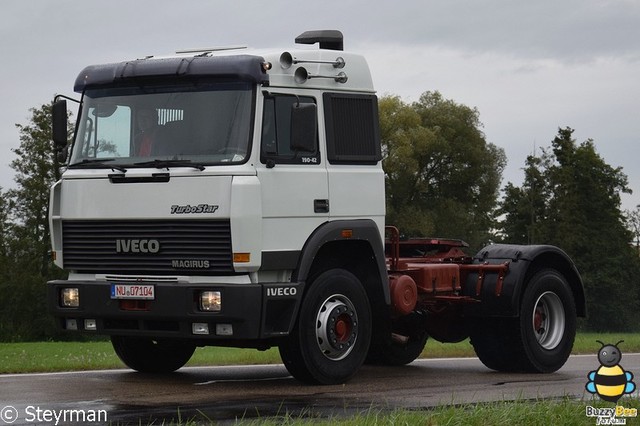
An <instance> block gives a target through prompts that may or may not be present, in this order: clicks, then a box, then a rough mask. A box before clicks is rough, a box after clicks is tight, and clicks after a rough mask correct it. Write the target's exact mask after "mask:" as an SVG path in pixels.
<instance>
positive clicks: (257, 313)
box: [48, 31, 584, 384]
mask: <svg viewBox="0 0 640 426" xmlns="http://www.w3.org/2000/svg"><path fill="white" fill-rule="evenodd" d="M296 42H297V43H298V44H307V45H314V44H319V49H318V48H315V47H313V46H298V47H297V48H295V49H291V50H289V51H284V52H283V51H277V52H273V51H253V50H249V49H244V48H225V49H203V50H198V51H183V52H178V53H176V54H175V55H173V56H170V57H145V58H144V59H137V60H131V61H126V62H120V63H112V64H104V65H95V66H89V67H87V68H85V69H84V70H82V72H81V73H80V74H79V76H78V78H77V79H76V82H75V87H74V89H75V91H76V92H78V93H81V94H82V99H81V101H80V107H79V112H78V121H77V126H76V129H75V134H74V137H73V141H72V143H70V144H68V143H67V139H68V138H67V129H66V119H67V105H66V101H65V100H59V101H57V102H55V103H54V108H53V129H54V130H53V133H54V142H55V144H56V146H57V148H58V151H59V152H60V156H61V157H64V158H66V161H65V165H64V167H63V173H62V178H61V179H60V181H58V182H57V183H56V184H55V185H54V186H53V188H52V190H51V202H50V226H51V236H52V246H53V251H52V253H53V256H54V259H55V263H56V265H58V266H60V267H61V268H64V269H66V270H68V271H69V277H68V279H67V280H57V281H52V282H49V283H48V299H49V307H50V311H51V312H52V313H53V315H54V316H55V317H56V320H57V321H58V323H59V326H60V327H61V328H63V329H65V330H68V331H70V332H84V333H94V334H105V335H109V336H111V340H112V343H113V346H114V348H115V351H116V353H117V354H118V356H119V357H120V358H121V359H122V360H123V362H124V363H125V364H127V365H128V366H129V367H131V368H133V369H135V370H138V371H142V372H167V371H173V370H176V369H178V368H180V367H181V366H183V365H184V364H185V363H186V362H187V361H188V360H189V358H190V357H191V355H192V354H193V351H194V350H195V348H196V347H197V346H206V345H218V346H237V347H250V348H258V349H266V348H269V347H272V346H277V347H279V349H280V354H281V356H282V359H283V362H284V364H285V366H286V367H287V368H288V370H289V371H290V372H291V373H292V374H293V375H294V376H295V377H296V378H298V379H300V380H303V381H306V382H311V383H323V384H328V383H340V382H344V381H345V380H348V379H349V378H350V377H351V376H352V375H353V374H355V372H356V371H357V370H358V368H359V367H360V366H361V365H362V363H363V362H364V361H365V360H367V359H368V360H369V361H371V362H381V363H391V364H405V363H408V362H410V361H412V360H413V359H415V358H416V357H417V356H419V354H420V353H421V351H422V349H423V348H424V345H425V342H426V340H427V337H428V336H432V337H433V338H436V339H437V340H440V341H460V340H462V339H465V338H467V337H468V336H471V338H472V341H473V344H474V348H475V349H476V352H477V353H478V355H479V356H480V358H481V359H482V360H483V362H484V363H485V364H486V365H488V366H489V367H491V368H494V369H502V370H526V371H538V372H549V371H555V370H557V369H558V368H560V366H562V365H563V364H564V362H565V360H566V358H567V356H568V354H569V352H570V351H571V347H572V345H573V338H574V335H575V327H576V316H577V315H583V314H584V293H583V290H582V283H581V280H580V276H579V275H578V273H577V271H576V270H575V267H574V266H573V263H572V262H571V260H570V259H569V258H568V257H567V256H566V255H565V254H564V253H563V252H562V251H561V250H559V249H557V248H555V247H551V246H509V245H497V246H489V247H487V248H485V249H483V250H482V251H481V252H480V253H479V254H478V255H476V256H475V257H471V256H468V255H467V254H465V253H464V251H463V248H464V246H465V244H464V243H463V242H461V241H455V240H441V239H424V238H423V239H416V240H402V241H401V240H400V239H399V238H398V235H399V233H398V232H397V230H395V228H389V229H387V230H385V223H384V220H385V198H384V197H385V195H384V175H383V171H382V166H381V158H382V155H381V145H380V136H379V130H378V109H377V108H378V106H377V98H376V96H375V92H374V89H373V84H372V81H371V76H370V72H369V69H368V66H367V64H366V62H365V60H364V58H363V57H362V56H360V55H356V54H352V53H348V52H345V51H343V40H342V34H341V33H340V32H339V31H310V32H306V33H304V34H302V35H300V36H299V37H298V38H296ZM67 157H68V158H67ZM385 240H386V241H387V244H386V246H387V247H386V251H385Z"/></svg>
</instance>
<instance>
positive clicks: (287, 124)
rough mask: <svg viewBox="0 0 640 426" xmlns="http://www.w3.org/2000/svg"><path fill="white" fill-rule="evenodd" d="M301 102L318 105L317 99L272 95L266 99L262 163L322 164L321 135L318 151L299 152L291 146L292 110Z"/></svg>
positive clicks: (316, 145) (263, 120) (263, 119)
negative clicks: (270, 161) (316, 103)
mask: <svg viewBox="0 0 640 426" xmlns="http://www.w3.org/2000/svg"><path fill="white" fill-rule="evenodd" d="M298 103H301V104H307V103H313V104H315V99H313V98H310V97H305V96H300V97H296V96H291V95H271V96H268V97H265V100H264V113H263V118H262V144H261V148H260V161H261V162H262V163H263V164H264V163H267V161H269V160H272V161H275V162H276V163H280V164H319V163H320V151H319V150H318V135H317V134H316V140H315V151H313V152H307V151H305V152H296V151H295V150H293V149H292V147H291V110H292V107H293V106H294V105H296V104H298Z"/></svg>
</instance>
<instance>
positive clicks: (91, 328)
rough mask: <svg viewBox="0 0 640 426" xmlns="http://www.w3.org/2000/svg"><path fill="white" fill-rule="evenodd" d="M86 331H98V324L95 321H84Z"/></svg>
mask: <svg viewBox="0 0 640 426" xmlns="http://www.w3.org/2000/svg"><path fill="white" fill-rule="evenodd" d="M84 329H85V330H89V331H96V330H97V329H98V323H97V322H96V320H94V319H86V320H84Z"/></svg>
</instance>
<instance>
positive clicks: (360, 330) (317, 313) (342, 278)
mask: <svg viewBox="0 0 640 426" xmlns="http://www.w3.org/2000/svg"><path fill="white" fill-rule="evenodd" d="M370 341H371V311H370V308H369V301H368V298H367V294H366V292H365V290H364V288H363V287H362V284H361V283H360V281H359V280H358V278H356V277H355V275H353V274H351V273H350V272H348V271H346V270H342V269H332V270H329V271H326V272H323V273H322V274H320V275H319V276H318V277H317V278H316V279H314V280H313V281H312V283H311V285H310V288H309V290H308V291H307V293H306V294H305V297H304V300H303V301H302V306H301V307H300V315H299V318H298V322H297V323H296V326H295V327H294V329H293V331H292V332H291V334H290V335H289V336H288V338H287V339H286V340H285V341H283V342H282V344H281V345H280V347H279V349H280V356H281V357H282V361H283V363H284V365H285V367H287V370H289V372H290V373H291V374H292V375H293V376H294V377H295V378H296V379H298V380H301V381H303V382H307V383H314V384H336V383H343V382H345V381H346V380H348V379H349V378H351V376H353V375H354V374H355V373H356V372H357V371H358V369H359V368H360V366H361V365H362V363H363V361H364V358H365V357H366V354H367V350H368V348H369V342H370Z"/></svg>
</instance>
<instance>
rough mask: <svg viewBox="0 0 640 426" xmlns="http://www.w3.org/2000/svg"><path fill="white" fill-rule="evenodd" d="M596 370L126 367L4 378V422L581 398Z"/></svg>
mask: <svg viewBox="0 0 640 426" xmlns="http://www.w3.org/2000/svg"><path fill="white" fill-rule="evenodd" d="M620 364H621V365H622V366H623V367H624V369H625V370H627V371H631V372H633V373H634V375H635V377H636V379H635V381H636V384H638V383H637V378H640V354H623V359H622V361H621V363H620ZM599 366H600V365H599V363H598V360H597V357H596V355H595V354H593V355H582V356H572V357H571V358H570V359H569V361H568V362H567V364H566V365H565V366H564V367H563V368H562V369H561V370H559V371H558V372H556V373H553V374H545V375H538V374H504V373H497V372H494V371H491V370H489V369H487V368H486V367H484V366H483V365H482V364H481V363H480V361H479V360H477V359H475V358H463V359H434V360H417V361H415V362H413V363H411V364H410V365H408V366H404V367H377V366H376V367H374V366H364V367H363V368H362V369H361V370H360V372H359V373H358V375H356V377H355V378H353V379H352V380H351V381H350V382H348V383H347V384H345V385H337V386H307V385H303V384H301V383H300V382H298V381H296V380H294V379H293V378H292V377H291V376H289V374H288V373H287V371H286V369H285V368H284V367H283V366H282V365H273V366H266V365H260V366H233V367H202V368H183V369H181V370H179V371H178V372H177V373H173V374H167V375H143V374H139V373H135V372H132V371H130V370H110V371H89V372H77V373H53V374H15V375H0V410H1V411H0V426H2V425H4V424H7V423H9V422H12V424H14V425H33V424H42V425H55V424H56V422H57V423H58V424H63V423H64V422H63V420H64V419H63V417H62V416H67V419H66V420H67V424H69V423H76V421H77V420H78V419H79V417H74V416H81V415H84V416H86V417H85V422H84V423H86V424H92V423H93V422H92V420H107V421H106V422H104V423H109V422H111V423H114V424H115V423H130V424H140V423H141V424H151V423H154V424H162V423H163V422H165V423H168V422H170V421H172V420H173V421H177V420H178V419H182V420H183V421H184V420H186V419H196V420H197V419H200V420H203V419H210V420H215V421H218V422H223V423H224V422H226V421H229V422H233V421H235V420H236V419H240V418H244V419H252V418H264V417H269V416H279V415H285V414H290V415H291V416H293V417H294V418H297V417H300V416H302V417H309V418H318V417H323V418H328V417H330V416H338V417H340V416H350V415H353V414H356V413H359V412H363V413H367V412H369V411H370V410H372V409H375V410H378V409H380V410H385V409H394V408H408V409H420V408H428V407H433V406H437V405H442V404H462V403H474V402H485V401H496V400H498V401H502V400H515V399H530V398H531V399H534V398H557V397H565V396H569V397H575V398H582V397H583V396H586V397H590V395H589V394H586V391H585V385H586V383H587V374H588V373H589V371H592V370H596V369H597V368H598V367H599ZM636 392H637V391H636ZM74 410H75V411H74ZM92 416H93V417H92ZM105 418H106V419H105ZM69 420H72V421H71V422H69Z"/></svg>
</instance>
